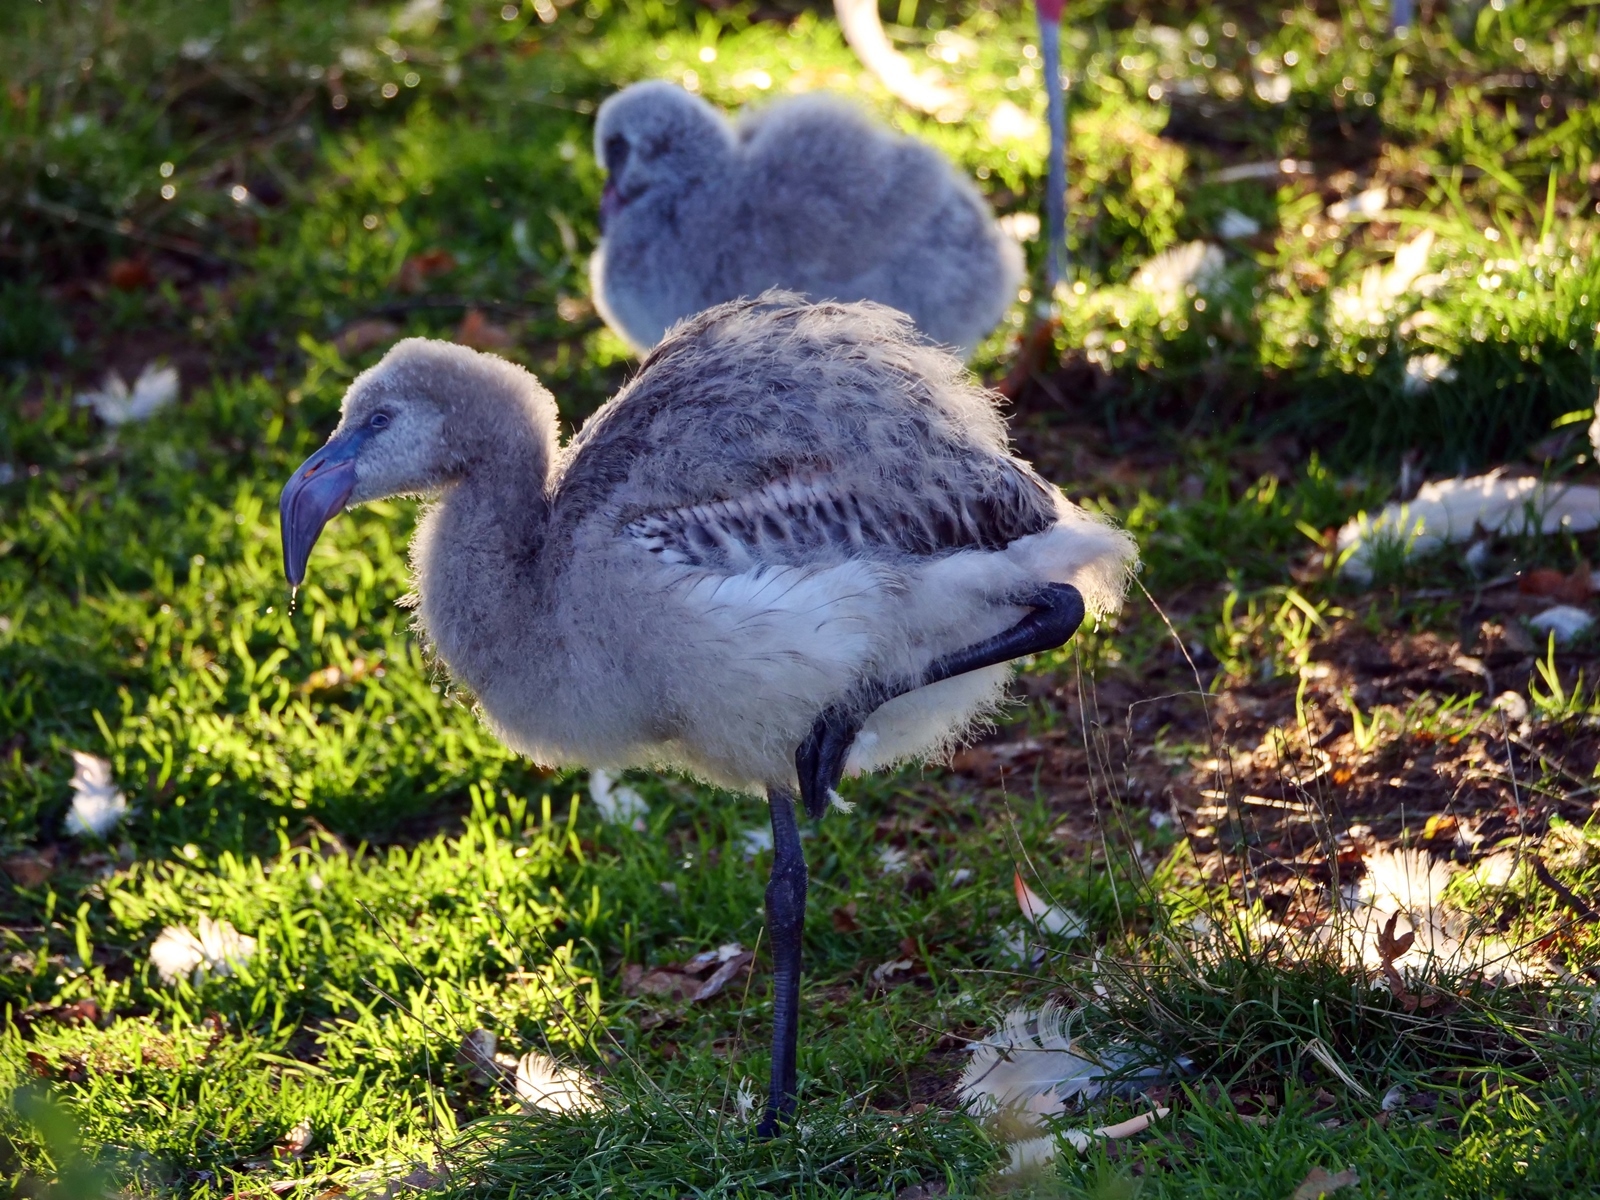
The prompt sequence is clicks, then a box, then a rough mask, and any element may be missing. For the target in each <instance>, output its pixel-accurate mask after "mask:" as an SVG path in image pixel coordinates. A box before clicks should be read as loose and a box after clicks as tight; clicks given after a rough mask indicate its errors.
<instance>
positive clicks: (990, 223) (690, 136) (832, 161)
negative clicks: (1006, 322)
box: [590, 80, 1023, 355]
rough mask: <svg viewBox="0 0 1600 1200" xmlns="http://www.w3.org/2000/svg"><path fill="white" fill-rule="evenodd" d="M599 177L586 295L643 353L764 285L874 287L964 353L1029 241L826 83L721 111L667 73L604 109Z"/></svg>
mask: <svg viewBox="0 0 1600 1200" xmlns="http://www.w3.org/2000/svg"><path fill="white" fill-rule="evenodd" d="M594 144H595V156H596V158H598V159H599V160H600V161H601V163H602V164H604V166H605V168H606V171H607V173H608V178H607V181H606V186H605V191H604V193H603V195H602V197H601V204H600V215H601V229H602V236H601V242H600V246H599V248H598V249H597V250H596V251H595V254H594V258H593V259H592V260H591V263H590V276H591V281H592V284H593V292H594V297H595V303H596V305H597V306H598V308H599V310H600V313H601V315H602V316H603V317H604V318H605V320H606V323H607V324H609V325H610V326H611V327H612V328H613V329H614V330H616V332H617V333H618V334H619V335H620V336H621V337H623V338H624V339H625V340H626V341H627V342H629V343H630V344H631V345H632V346H634V347H635V348H636V349H644V348H647V347H650V346H653V345H655V344H656V343H657V342H658V341H660V340H661V337H662V335H663V334H665V332H666V331H667V329H668V328H670V327H671V326H672V325H673V324H674V323H675V322H677V321H679V320H682V319H683V318H685V317H688V316H691V315H693V314H694V313H697V312H700V311H701V310H703V309H706V308H710V307H711V306H712V305H714V304H720V303H722V302H724V301H728V300H734V299H737V298H739V297H749V296H756V295H759V294H760V293H762V292H764V291H766V290H768V289H769V288H775V287H777V288H785V289H788V290H791V291H795V292H800V293H802V294H804V295H805V296H807V297H808V298H810V299H812V300H846V301H848V300H875V301H877V302H878V303H880V304H886V305H888V306H889V307H891V308H896V309H899V310H900V311H901V312H904V313H907V314H909V315H910V317H911V319H912V320H913V321H915V322H916V324H917V327H918V328H919V329H921V330H922V332H923V333H925V334H927V335H928V336H929V337H930V338H932V339H933V340H934V341H936V342H940V343H942V344H944V345H947V346H951V347H954V348H956V349H958V350H959V351H960V352H961V353H962V354H963V355H967V354H970V353H971V352H972V350H973V348H974V347H975V346H976V345H977V343H978V341H979V340H980V339H981V338H982V337H983V336H984V335H985V334H987V333H988V332H989V331H990V330H991V329H993V328H994V327H995V325H996V324H997V323H998V322H999V320H1000V318H1001V317H1002V316H1004V315H1005V311H1006V309H1007V307H1008V306H1009V305H1010V304H1011V302H1012V301H1013V300H1014V299H1015V298H1016V295H1017V287H1018V285H1019V283H1020V282H1021V280H1022V275H1023V265H1022V252H1021V250H1020V248H1019V247H1018V246H1017V244H1016V243H1015V242H1014V241H1012V240H1011V238H1009V237H1008V236H1007V235H1006V234H1005V233H1003V232H1002V231H1001V230H1000V228H999V227H998V226H997V225H996V224H995V221H994V217H993V214H992V213H991V212H990V210H989V206H988V204H987V203H986V202H985V201H984V199H983V197H982V196H981V195H979V193H978V190H977V188H976V187H975V186H974V185H973V184H972V182H971V181H970V180H968V179H966V178H965V177H963V176H962V175H960V174H959V173H957V172H956V170H955V169H954V168H953V167H952V166H951V165H950V163H949V162H948V161H946V160H945V159H944V158H943V157H942V156H941V155H940V154H939V153H938V152H937V151H936V150H934V149H933V148H932V147H930V146H927V145H924V144H923V143H921V142H918V141H916V140H915V139H913V138H909V137H904V136H902V135H900V134H897V133H895V132H893V131H892V130H889V129H886V128H884V127H882V126H880V125H878V124H876V123H875V122H874V121H872V120H871V119H870V118H869V117H868V116H867V115H866V114H865V113H863V112H862V111H860V110H859V109H857V108H856V107H855V106H854V105H852V104H850V103H848V102H846V101H844V100H842V99H840V98H838V97H835V96H828V95H821V94H818V95H809V96H798V97H794V98H791V99H786V100H779V101H776V102H774V103H772V104H770V105H768V106H766V107H763V108H758V109H755V110H752V111H748V112H746V113H743V114H741V115H740V116H739V117H738V118H737V119H736V120H734V121H731V122H730V121H729V120H728V119H727V118H726V117H724V116H723V115H722V113H721V112H719V111H718V110H717V109H716V108H714V107H713V106H712V105H710V104H709V103H707V102H706V101H705V100H702V99H701V98H700V97H698V96H694V95H691V94H690V93H688V92H686V91H684V90H683V89H682V88H680V87H677V86H676V85H674V84H671V83H667V82H664V81H661V80H653V81H650V82H646V83H637V84H634V85H633V86H632V87H629V88H626V89H624V90H623V91H621V92H619V93H617V94H616V95H614V96H612V97H610V98H609V99H608V100H606V101H605V103H603V104H602V105H601V106H600V112H599V116H598V117H597V118H596V122H595V142H594Z"/></svg>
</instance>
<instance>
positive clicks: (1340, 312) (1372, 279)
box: [1332, 229, 1439, 325]
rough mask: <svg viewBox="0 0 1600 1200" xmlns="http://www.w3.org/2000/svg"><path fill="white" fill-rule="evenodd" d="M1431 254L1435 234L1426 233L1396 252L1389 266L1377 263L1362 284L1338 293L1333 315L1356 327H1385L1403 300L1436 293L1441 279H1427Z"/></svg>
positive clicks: (1435, 277) (1428, 231) (1363, 278)
mask: <svg viewBox="0 0 1600 1200" xmlns="http://www.w3.org/2000/svg"><path fill="white" fill-rule="evenodd" d="M1432 251H1433V230H1431V229H1427V230H1424V231H1423V232H1422V233H1419V234H1418V235H1417V236H1416V237H1414V238H1412V239H1411V240H1410V241H1409V242H1406V243H1404V244H1403V245H1401V246H1400V247H1399V248H1397V249H1396V250H1395V252H1394V258H1393V260H1392V261H1390V263H1389V264H1388V265H1387V266H1385V265H1384V264H1383V263H1374V264H1373V265H1372V266H1370V267H1368V268H1367V269H1366V270H1365V271H1363V272H1362V274H1361V280H1360V282H1359V283H1356V284H1353V285H1351V286H1349V287H1342V288H1338V289H1336V290H1335V291H1334V292H1333V297H1332V299H1333V312H1334V315H1336V316H1338V317H1340V318H1342V319H1343V320H1344V321H1345V322H1347V323H1349V324H1353V325H1382V324H1383V323H1384V322H1385V321H1386V320H1388V317H1389V313H1390V311H1391V310H1392V309H1393V307H1394V305H1395V302H1396V301H1397V300H1399V299H1400V298H1401V297H1402V296H1405V295H1407V294H1409V293H1412V292H1416V293H1418V294H1422V295H1427V294H1428V293H1430V292H1431V291H1432V290H1433V287H1434V285H1435V283H1436V282H1437V281H1438V279H1439V277H1438V276H1436V275H1435V276H1426V277H1425V276H1424V272H1425V271H1427V269H1428V255H1429V254H1430V253H1432Z"/></svg>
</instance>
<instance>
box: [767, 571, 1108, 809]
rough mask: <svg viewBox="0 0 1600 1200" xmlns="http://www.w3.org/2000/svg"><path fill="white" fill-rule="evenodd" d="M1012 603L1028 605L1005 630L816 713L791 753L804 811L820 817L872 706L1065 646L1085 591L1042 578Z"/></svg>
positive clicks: (1078, 619) (1080, 619)
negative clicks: (909, 676) (913, 673)
mask: <svg viewBox="0 0 1600 1200" xmlns="http://www.w3.org/2000/svg"><path fill="white" fill-rule="evenodd" d="M1015 603H1016V604H1017V605H1019V606H1020V607H1023V608H1028V609H1032V611H1031V612H1029V613H1028V615H1027V616H1025V617H1023V618H1022V620H1020V621H1018V622H1017V623H1016V624H1015V625H1013V626H1012V627H1011V628H1010V629H1008V630H1006V631H1005V632H1004V633H999V634H996V635H995V636H994V637H991V638H985V639H984V640H983V641H981V642H978V643H976V644H975V645H972V646H968V647H966V648H965V649H964V650H957V651H956V652H955V653H953V654H947V655H945V656H944V657H943V658H941V659H938V660H937V661H935V662H934V663H933V664H932V665H931V666H929V667H928V669H927V670H926V671H924V672H923V673H922V675H921V676H920V677H918V678H915V679H907V680H901V681H898V682H896V683H886V682H879V681H873V682H870V683H867V684H865V685H863V687H862V689H861V691H860V692H859V693H858V694H857V695H856V696H854V697H853V698H852V702H851V703H849V704H842V705H835V706H833V707H830V708H828V709H827V710H825V711H824V712H823V713H822V715H821V716H819V717H818V718H817V721H816V724H815V725H813V726H812V727H811V733H810V735H809V736H808V737H807V738H806V740H805V741H804V742H803V743H802V744H801V746H800V749H799V750H798V751H797V752H796V754H795V767H796V769H797V770H798V772H799V775H800V798H801V800H802V801H803V802H804V803H805V807H806V812H807V813H809V814H810V815H811V816H813V817H820V816H821V815H822V813H823V811H824V810H825V809H826V808H827V807H828V796H829V794H830V793H831V792H832V791H833V790H834V789H835V788H837V787H838V786H839V780H840V779H842V778H843V777H844V760H845V759H846V758H847V757H848V756H849V754H850V747H851V746H852V745H853V744H854V743H855V740H856V734H858V733H860V732H861V726H862V725H863V724H864V723H865V721H866V719H867V718H868V717H869V716H871V715H872V713H873V712H874V711H875V710H876V709H878V708H880V707H882V706H883V705H884V704H887V703H888V702H889V701H890V700H893V699H894V698H895V697H896V696H903V695H905V694H906V693H907V692H911V691H915V690H916V689H917V688H920V687H927V686H928V685H929V684H930V683H938V682H939V681H940V680H941V679H950V678H953V677H954V676H956V675H965V674H967V673H968V672H969V671H981V670H982V669H983V668H984V667H993V666H997V665H999V664H1000V663H1004V662H1010V661H1011V660H1012V659H1016V658H1024V657H1026V656H1027V655H1029V654H1041V653H1043V652H1044V651H1046V650H1054V649H1055V648H1056V647H1057V646H1064V645H1066V643H1067V642H1068V641H1069V640H1070V639H1071V637H1072V635H1073V634H1074V633H1076V632H1077V631H1078V626H1079V625H1081V624H1083V613H1084V609H1083V596H1082V595H1081V594H1080V593H1079V591H1078V589H1077V588H1075V587H1073V586H1072V585H1071V584H1070V583H1047V584H1044V585H1043V586H1041V587H1040V588H1039V589H1038V590H1037V591H1036V592H1031V593H1029V594H1028V595H1026V596H1022V597H1019V598H1018V599H1017V600H1016V602H1015Z"/></svg>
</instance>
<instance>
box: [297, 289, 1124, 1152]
mask: <svg viewBox="0 0 1600 1200" xmlns="http://www.w3.org/2000/svg"><path fill="white" fill-rule="evenodd" d="M394 495H422V496H426V497H429V498H430V500H431V503H430V506H429V508H428V510H427V512H426V514H425V515H424V517H423V518H422V521H421V524H420V525H419V527H418V529H417V534H416V538H415V541H414V542H413V544H412V565H413V570H414V574H415V586H416V605H417V617H418V625H419V627H420V628H421V630H422V632H423V634H424V635H425V637H426V638H427V639H428V641H429V642H430V643H431V644H432V648H433V650H434V651H435V652H436V653H437V654H438V656H439V657H440V658H442V659H443V660H444V662H445V663H446V664H447V665H448V666H449V668H450V671H451V672H452V674H453V675H454V677H455V678H456V679H457V680H458V681H460V682H461V683H462V684H464V685H465V686H466V687H468V688H470V689H471V691H472V692H473V693H474V694H475V695H476V697H477V700H478V702H479V704H480V706H481V710H482V713H483V715H484V718H485V720H486V721H487V722H488V723H489V725H490V726H491V727H492V728H493V729H494V731H495V733H496V734H497V735H498V736H499V737H500V738H501V739H502V740H504V741H505V742H506V743H507V744H508V745H509V746H511V747H513V748H515V749H516V750H518V751H520V752H522V753H524V754H526V755H528V756H529V757H531V758H533V759H534V760H536V761H537V762H540V763H545V764H552V765H555V764H584V765H587V766H592V767H607V768H612V769H620V768H625V767H651V768H675V769H678V770H682V771H685V772H687V773H689V774H691V775H693V776H696V777H698V778H700V779H704V780H708V781H710V782H712V783H716V784H720V785H722V786H724V787H728V788H731V789H734V790H736V791H743V792H752V793H761V792H765V793H766V795H767V798H768V800H769V802H770V808H771V819H772V831H773V849H774V857H773V864H772V877H771V882H770V883H769V885H768V888H767V923H768V928H769V931H770V935H771V938H772V945H773V961H774V966H775V972H776V980H775V1003H774V1029H773V1058H772V1088H771V1094H770V1099H769V1103H768V1105H767V1109H766V1115H765V1118H764V1120H763V1122H762V1125H761V1129H762V1130H763V1131H764V1132H766V1133H771V1132H773V1131H774V1130H775V1129H776V1128H777V1124H778V1121H779V1120H780V1118H783V1117H786V1116H788V1115H789V1114H791V1113H792V1112H793V1108H794V1103H795V1038H796V1019H797V1015H798V1005H799V988H800V965H801V955H800V941H801V931H802V925H803V922H804V916H805V895H806V865H805V859H804V857H803V856H802V853H801V848H800V841H799V833H798V830H797V828H796V823H795V813H794V803H793V796H794V793H795V791H796V790H797V789H798V791H799V795H800V798H801V800H802V802H803V803H804V805H805V808H806V810H807V812H809V813H810V814H811V815H812V816H814V817H816V816H820V815H821V814H822V812H823V811H824V809H825V808H826V807H827V805H828V802H829V800H830V798H831V797H832V796H833V795H834V789H835V788H836V787H837V785H838V783H839V780H840V778H841V776H842V775H843V774H844V773H845V772H847V771H849V772H855V771H866V770H872V769H874V768H877V767H882V766H887V765H889V764H891V763H894V762H898V761H900V760H903V759H907V758H912V757H916V756H921V755H928V754H933V753H936V752H937V751H939V750H940V749H941V748H942V747H944V746H946V745H947V744H949V743H950V742H951V741H952V740H953V739H955V738H957V737H959V736H960V735H961V733H962V732H963V731H964V730H966V729H967V728H968V727H969V726H970V725H971V724H972V722H973V721H975V720H977V719H979V718H980V717H982V716H983V715H985V714H986V713H989V712H991V711H992V710H993V709H994V708H995V706H996V705H997V704H998V703H999V701H1000V699H1001V693H1002V691H1003V689H1004V686H1005V682H1006V679H1007V675H1008V670H1007V666H1006V664H1007V663H1008V662H1009V661H1010V660H1012V659H1015V658H1018V657H1020V656H1022V655H1026V654H1032V653H1036V652H1039V651H1043V650H1047V649H1052V648H1054V647H1056V646H1059V645H1061V644H1062V643H1064V642H1065V641H1066V640H1067V639H1068V638H1069V637H1071V636H1072V633H1073V632H1074V631H1075V629H1076V628H1077V626H1078V624H1079V622H1080V621H1081V620H1082V618H1083V615H1084V611H1085V607H1087V608H1088V609H1089V610H1090V611H1096V612H1099V611H1105V610H1108V609H1110V608H1112V607H1114V606H1115V605H1116V604H1117V603H1118V602H1119V601H1120V599H1121V596H1122V592H1123V589H1124V587H1125V586H1126V582H1127V579H1128V575H1129V572H1130V570H1131V569H1132V566H1133V562H1134V547H1133V543H1132V541H1131V539H1130V538H1129V537H1128V536H1127V535H1126V534H1125V533H1123V532H1121V531H1120V530H1117V529H1115V528H1113V527H1112V526H1110V525H1108V524H1106V523H1105V522H1103V521H1101V520H1099V519H1097V518H1095V517H1093V516H1091V515H1090V514H1088V513H1086V512H1085V511H1083V510H1082V509H1080V508H1077V507H1075V506H1074V505H1072V504H1070V503H1068V502H1067V501H1066V500H1065V499H1064V498H1063V497H1062V495H1061V493H1060V492H1059V491H1058V490H1057V489H1056V488H1054V487H1052V486H1051V485H1050V484H1048V483H1046V482H1045V481H1044V480H1042V479H1041V478H1040V477H1039V476H1038V475H1036V474H1035V473H1034V472H1033V470H1032V469H1031V468H1030V467H1029V466H1028V465H1027V464H1026V463H1024V462H1022V461H1021V460H1019V459H1017V458H1015V457H1013V456H1012V455H1011V454H1010V453H1009V451H1008V450H1007V447H1006V434H1005V428H1004V426H1003V424H1002V422H1001V419H1000V416H999V415H998V413H997V412H996V410H995V408H994V406H993V405H992V404H991V402H990V397H989V396H988V394H986V393H985V392H983V391H981V390H980V389H979V388H977V387H976V386H974V385H973V384H972V382H971V381H970V379H969V378H968V377H967V375H966V373H965V371H964V369H963V368H962V366H961V364H960V363H959V362H958V361H957V360H956V359H955V358H954V357H953V356H952V355H950V354H949V353H948V352H946V351H944V350H941V349H939V348H937V347H935V346H932V345H930V344H928V343H927V342H926V341H925V340H924V339H922V338H920V337H919V336H917V335H916V333H915V332H914V331H913V330H912V329H911V327H910V323H909V322H908V321H907V320H906V318H905V317H904V316H902V315H901V314H899V313H896V312H893V311H891V310H889V309H887V308H883V307H881V306H879V305H875V304H867V303H855V304H822V305H808V304H805V303H803V302H802V301H801V299H800V298H799V297H798V296H795V295H792V294H785V293H768V294H767V295H765V296H762V297H760V298H758V299H755V300H741V301H737V302H733V303H729V304H724V305H721V306H719V307H717V308H713V309H710V310H709V311H706V312H703V313H701V314H700V315H698V316H696V317H694V318H692V319H691V320H689V321H687V322H685V323H683V324H681V325H679V326H678V327H677V328H676V329H675V330H674V331H673V332H672V333H671V334H670V335H669V336H668V337H667V339H666V340H665V341H664V342H663V343H662V344H661V345H660V346H658V347H657V348H656V350H655V351H654V352H653V353H651V354H650V355H649V356H648V357H647V358H646V359H645V362H644V364H643V366H642V368H641V369H640V371H639V374H638V375H637V376H636V377H635V378H634V379H633V381H632V382H631V383H629V384H628V386H627V387H625V388H624V389H623V390H622V392H621V393H619V394H618V395H617V396H616V397H614V398H613V399H612V400H610V401H609V402H608V403H607V404H606V405H604V406H603V407H602V408H601V409H600V410H599V411H598V412H596V413H595V414H594V416H592V417H591V418H590V419H589V420H588V421H587V422H586V423H585V424H584V426H583V428H582V429H581V430H580V431H579V432H578V434H577V435H576V436H575V437H574V438H573V439H572V441H571V442H570V443H569V444H568V445H567V446H565V447H563V446H561V445H560V443H559V441H558V439H557V429H556V406H555V403H554V401H553V400H552V398H551V396H550V393H549V392H547V391H546V390H545V389H544V388H543V387H542V386H540V384H539V382H538V380H536V379H535V378H534V377H533V376H532V375H530V374H529V373H528V372H526V371H524V370H523V369H522V368H520V367H517V366H514V365H513V364H511V363H508V362H506V361H504V360H502V359H499V358H495V357H493V356H490V355H486V354H479V353H477V352H475V351H472V350H468V349H465V348H463V347H460V346H454V345H449V344H446V343H442V342H432V341H424V340H420V339H412V340H407V341H403V342H400V343H399V344H398V345H396V346H395V347H394V349H392V350H391V351H390V352H389V353H388V354H387V355H386V356H385V357H384V359H383V361H382V362H380V363H379V364H378V365H377V366H375V367H373V368H372V369H371V370H369V371H366V372H365V373H363V374H362V375H361V376H359V377H358V378H357V379H356V381H355V382H354V383H353V384H352V385H351V387H350V390H349V392H348V393H347V394H346V396H345V399H344V406H343V413H342V416H341V418H340V421H339V425H338V427H337V428H336V429H335V430H334V431H333V434H332V436H331V437H330V438H329V440H328V442H327V444H326V445H325V446H323V448H322V449H321V450H319V451H317V452H316V453H315V454H314V455H312V456H311V457H310V458H309V459H307V460H306V462H305V463H304V464H303V465H302V466H301V467H300V468H299V469H298V470H297V471H296V472H295V473H294V475H293V477H292V478H291V479H290V480H289V482H288V484H287V485H286V486H285V487H284V490H283V497H282V500H281V505H280V511H281V515H282V522H283V553H284V567H285V571H286V572H287V574H288V577H289V580H290V582H291V583H293V584H296V585H298V584H299V583H300V582H301V580H302V579H303V578H304V575H305V568H306V562H307V559H308V557H309V556H310V553H311V549H312V546H313V545H314V543H315V542H316V540H317V537H318V535H319V534H320V533H321V531H322V528H323V526H324V525H325V524H326V523H327V522H328V521H329V520H331V519H332V518H333V517H334V515H335V514H337V513H338V512H339V511H340V510H341V509H342V508H344V507H345V506H346V505H347V504H359V503H362V502H364V501H369V500H376V499H379V498H380V497H386V496H394Z"/></svg>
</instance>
